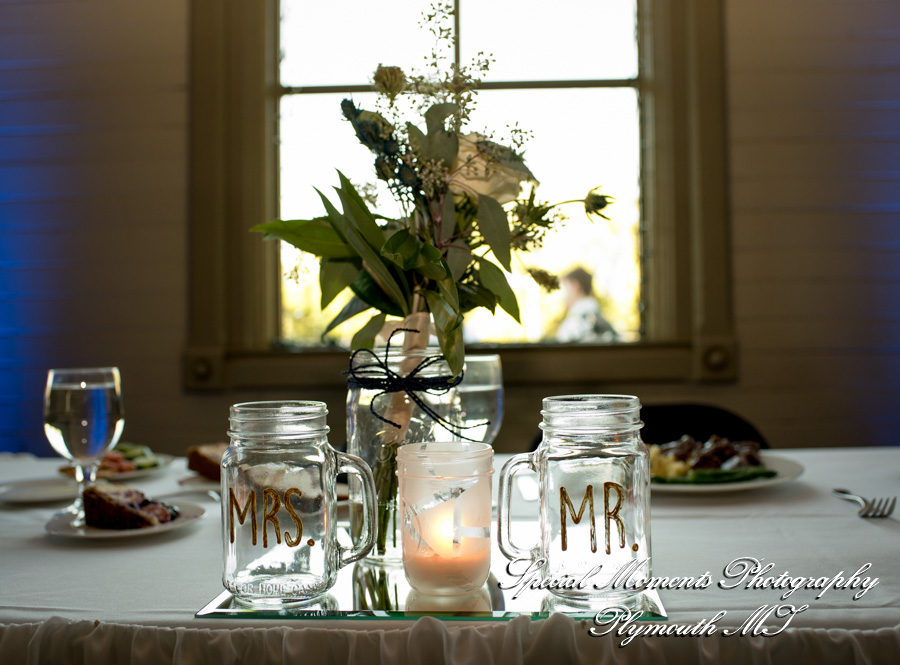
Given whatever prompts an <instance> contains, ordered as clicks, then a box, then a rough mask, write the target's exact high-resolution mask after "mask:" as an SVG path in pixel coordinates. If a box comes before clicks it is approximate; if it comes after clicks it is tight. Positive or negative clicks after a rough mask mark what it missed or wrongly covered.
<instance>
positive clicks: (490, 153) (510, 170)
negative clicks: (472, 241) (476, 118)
mask: <svg viewBox="0 0 900 665" xmlns="http://www.w3.org/2000/svg"><path fill="white" fill-rule="evenodd" d="M450 173H451V176H450V181H449V187H450V191H451V192H453V193H454V194H465V195H467V196H469V197H471V198H473V199H474V198H477V197H478V195H479V194H484V195H485V196H490V197H492V198H494V199H496V200H497V201H498V202H499V203H500V204H501V205H503V204H504V203H509V202H510V201H515V200H516V199H517V198H519V191H520V190H521V189H522V183H523V182H526V181H531V182H534V183H535V184H537V181H536V180H535V179H534V176H533V175H532V174H531V171H529V170H528V168H527V167H526V166H525V163H524V162H523V161H522V159H521V158H520V157H519V156H518V155H516V154H515V153H514V152H513V151H512V150H510V149H509V148H506V147H504V146H501V145H499V144H497V143H494V142H492V141H488V140H487V139H486V138H485V137H484V136H482V135H481V134H478V133H475V132H472V133H471V134H464V135H461V136H460V137H459V151H458V152H457V154H456V161H455V162H453V166H452V167H451V168H450Z"/></svg>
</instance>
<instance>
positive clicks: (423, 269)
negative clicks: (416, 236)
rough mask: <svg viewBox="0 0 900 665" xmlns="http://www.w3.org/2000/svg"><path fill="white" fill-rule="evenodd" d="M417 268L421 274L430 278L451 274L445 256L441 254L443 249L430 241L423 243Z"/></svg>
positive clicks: (442, 277)
mask: <svg viewBox="0 0 900 665" xmlns="http://www.w3.org/2000/svg"><path fill="white" fill-rule="evenodd" d="M415 268H416V271H417V272H418V273H419V274H420V275H423V276H424V277H427V278H428V279H435V280H441V279H446V278H447V276H448V275H449V274H450V273H449V269H448V268H447V265H446V264H445V263H444V257H443V256H441V250H439V249H438V248H437V247H435V246H434V245H432V244H431V243H428V242H426V243H423V244H422V251H421V252H419V260H418V261H417V262H416V266H415Z"/></svg>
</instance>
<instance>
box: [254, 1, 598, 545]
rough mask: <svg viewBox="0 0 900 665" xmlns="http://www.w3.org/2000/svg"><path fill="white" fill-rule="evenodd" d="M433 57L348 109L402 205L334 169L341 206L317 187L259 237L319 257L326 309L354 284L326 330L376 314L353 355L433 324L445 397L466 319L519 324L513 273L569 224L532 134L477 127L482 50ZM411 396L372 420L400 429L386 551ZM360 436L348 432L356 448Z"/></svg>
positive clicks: (385, 508) (593, 210) (385, 440)
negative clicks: (534, 167)
mask: <svg viewBox="0 0 900 665" xmlns="http://www.w3.org/2000/svg"><path fill="white" fill-rule="evenodd" d="M441 14H442V12H440V11H438V12H434V13H433V14H432V15H429V16H426V20H431V21H434V22H436V23H437V24H438V26H437V27H436V28H434V27H433V28H432V32H434V33H435V35H436V36H437V37H438V38H439V43H440V42H441V41H445V42H446V41H447V40H448V39H449V30H448V29H447V28H446V27H441V26H440V20H441V18H442V16H443V18H447V17H448V16H450V15H449V14H447V8H444V10H443V15H442V16H441ZM437 51H438V49H436V52H435V54H432V55H433V58H432V63H431V65H432V70H433V71H432V72H431V73H430V74H429V75H423V76H409V77H408V76H407V75H406V73H405V72H403V71H402V70H401V69H400V68H398V67H389V66H381V65H379V66H378V68H377V70H376V71H375V73H374V76H373V88H374V89H375V90H376V91H377V92H378V94H379V100H378V103H377V105H376V110H367V109H361V108H359V107H358V106H357V105H356V104H355V103H354V102H353V101H352V100H350V99H345V100H344V101H343V102H342V103H341V112H342V114H343V116H344V118H345V119H346V120H347V122H348V123H349V125H350V127H351V128H352V129H353V131H354V132H355V134H356V137H357V138H358V139H359V141H360V143H362V144H363V145H364V146H365V147H366V148H368V149H369V151H371V153H372V154H373V156H374V172H375V176H376V177H377V178H378V179H380V180H381V181H383V182H384V183H386V185H387V187H388V188H389V190H390V192H391V194H392V195H393V197H394V198H395V200H396V201H397V203H398V204H399V207H400V210H401V211H402V214H401V215H400V216H399V217H398V218H387V217H384V216H382V215H379V214H377V213H375V212H373V211H372V210H371V209H370V207H369V205H368V203H367V201H366V198H367V197H366V196H364V193H365V191H364V190H363V192H361V191H360V190H358V189H357V188H356V187H354V185H353V184H352V183H351V182H350V180H349V179H348V178H347V177H346V176H345V175H344V174H343V173H341V172H340V171H338V178H339V184H340V186H339V187H335V188H334V189H335V195H336V197H337V201H336V202H333V200H332V199H330V198H329V197H328V196H326V195H325V194H323V193H322V192H318V193H319V196H320V197H321V199H322V204H323V206H324V210H325V214H324V215H323V216H321V217H316V218H313V219H303V220H276V221H273V222H270V223H266V224H261V225H258V226H256V227H254V230H256V231H261V232H263V233H265V234H266V235H267V236H270V237H276V238H280V239H281V240H283V241H285V242H288V243H290V244H292V245H294V246H295V247H297V248H298V249H300V250H302V251H304V252H309V253H311V254H314V255H316V256H318V257H320V270H319V282H320V286H321V292H322V302H321V305H322V307H323V308H325V307H326V306H327V305H329V304H330V303H331V302H332V301H333V300H334V299H335V298H336V297H337V296H338V294H339V293H341V292H343V291H344V290H345V289H350V290H351V291H352V293H353V296H352V298H351V299H350V300H349V302H348V303H347V304H346V306H345V307H344V308H343V309H342V310H341V311H340V312H339V313H338V315H337V316H336V317H335V318H334V320H333V321H331V323H330V324H329V325H328V327H327V328H326V330H325V333H327V332H329V331H330V330H332V329H333V328H335V327H336V326H338V325H340V324H341V323H343V322H345V321H347V320H349V319H351V318H354V317H356V316H358V315H359V314H362V313H363V312H371V310H374V313H373V314H372V315H371V316H370V318H368V320H367V321H366V322H365V323H364V324H363V325H362V326H361V327H360V329H359V331H358V332H357V333H356V335H355V336H354V337H353V341H352V346H353V348H354V349H365V348H371V347H372V346H373V345H374V341H375V337H376V335H377V334H378V333H379V332H380V331H381V330H382V328H384V327H385V322H386V318H387V317H389V316H390V317H399V318H402V319H403V323H402V324H401V327H402V328H403V329H406V330H407V331H408V332H407V334H406V335H405V336H404V341H403V348H402V351H403V352H405V353H407V354H409V355H410V357H413V356H414V354H412V353H410V352H417V351H424V349H425V348H426V346H427V343H428V338H429V326H430V321H431V320H433V323H434V328H435V333H436V335H437V338H438V341H439V344H440V348H441V353H442V355H443V357H444V359H446V362H447V364H448V365H449V368H450V373H451V375H450V376H447V377H443V378H445V379H446V381H445V383H446V385H447V387H448V389H449V387H452V386H453V385H456V383H458V381H459V378H460V374H461V372H462V369H463V361H464V355H465V351H464V348H463V332H462V325H463V316H464V315H465V313H466V312H468V311H470V310H473V309H475V308H476V307H484V308H487V309H489V310H490V311H491V312H495V311H496V308H497V307H500V308H501V309H503V310H504V311H506V312H507V313H508V314H509V315H510V316H512V317H513V318H514V319H515V320H516V321H519V305H518V303H517V301H516V296H515V294H514V293H513V290H512V288H510V285H509V281H508V279H507V276H506V275H507V273H510V272H511V271H512V265H511V262H512V257H513V255H514V253H516V252H522V253H524V252H527V251H529V250H532V249H534V248H536V247H539V246H540V245H541V243H542V242H543V238H544V236H545V235H546V233H547V232H549V231H550V230H552V229H553V227H554V226H556V225H558V224H560V223H561V222H562V221H563V219H564V218H563V216H562V215H561V214H559V212H558V211H557V206H559V205H561V203H558V204H554V205H550V204H548V203H546V202H542V201H540V200H539V199H538V198H537V195H536V189H537V186H538V181H537V179H536V178H535V176H534V174H533V173H532V172H531V170H530V169H529V168H528V166H527V165H526V164H525V160H524V159H523V154H522V146H523V144H524V142H525V139H526V138H527V137H526V134H525V132H522V131H520V130H519V129H518V128H517V126H515V125H514V126H513V128H512V129H511V130H510V145H503V144H502V143H500V142H497V141H495V140H493V139H492V138H491V137H490V136H488V134H487V133H486V132H485V133H479V132H475V131H469V130H468V129H467V124H468V121H469V118H470V115H471V112H472V110H473V107H474V105H475V103H476V91H477V87H478V83H479V79H478V74H480V73H482V72H484V71H485V70H486V69H487V67H488V61H487V60H486V59H484V58H483V57H482V56H479V59H477V60H476V62H475V63H473V65H471V66H470V67H462V66H460V67H457V66H452V67H450V69H449V71H445V70H444V68H442V62H443V60H442V59H441V58H440V57H439V56H438V55H437ZM404 106H405V107H406V108H407V109H408V111H409V112H408V113H404V111H403V110H402V107H404ZM404 116H405V117H404ZM410 116H411V118H410ZM523 190H527V193H524V194H523ZM317 191H318V190H317ZM609 202H610V198H609V197H607V196H605V195H603V194H601V193H600V192H599V191H598V190H596V189H595V190H592V191H591V192H589V193H588V194H587V196H586V197H585V198H584V199H583V203H584V207H585V212H586V213H587V214H588V216H593V215H599V216H601V217H602V216H603V212H602V211H603V210H604V208H605V207H606V206H607V205H608V203H609ZM563 203H571V201H565V202H563ZM337 204H339V205H340V209H338V205H337ZM528 272H529V274H530V275H531V276H532V277H533V278H534V279H535V280H536V281H537V282H538V283H539V284H541V286H543V287H544V288H547V289H548V290H552V289H554V288H558V285H559V284H558V280H557V279H556V277H555V276H553V275H551V274H549V273H547V272H546V271H544V270H541V269H540V268H536V267H532V268H529V269H528ZM420 355H421V354H420ZM416 362H418V361H410V364H409V366H406V367H400V375H401V376H403V375H405V374H407V373H412V374H414V373H415V371H416V367H415V366H416ZM410 376H411V374H410ZM351 378H352V377H351ZM351 385H353V383H352V382H351ZM410 390H411V389H410V388H406V387H397V386H395V387H393V388H391V389H385V390H384V391H383V392H382V393H381V394H386V399H388V400H389V403H388V405H387V407H386V409H384V411H383V413H380V414H376V415H377V418H378V419H379V420H380V421H383V423H386V424H389V425H390V426H385V427H383V428H382V429H381V430H380V431H379V433H378V434H377V435H376V437H377V438H378V439H379V443H378V449H377V453H376V454H374V455H372V456H371V457H372V459H367V461H368V462H369V463H370V464H371V465H372V466H373V471H374V475H375V481H376V489H377V494H378V506H379V507H378V522H379V524H378V541H377V550H376V551H377V552H378V553H379V554H383V553H384V551H385V545H386V543H385V539H386V538H387V534H388V533H393V534H394V537H395V538H396V492H397V486H396V482H397V480H396V475H395V473H394V471H395V470H396V449H397V447H398V446H400V445H402V444H403V443H404V442H405V437H406V434H407V428H408V427H409V423H410V419H411V417H412V412H413V408H414V404H413V402H415V403H416V404H420V403H421V399H418V398H417V399H411V398H412V397H415V396H414V395H412V394H409V391H410ZM417 390H421V388H417ZM372 412H373V413H375V410H374V406H373V407H372ZM391 426H393V427H391ZM348 429H350V428H349V427H348ZM451 431H452V429H451ZM353 436H354V435H352V434H350V433H349V432H348V439H349V444H350V446H351V449H352V448H353V445H354V441H353ZM366 445H371V444H366ZM351 451H352V450H351ZM361 456H362V457H363V458H364V459H366V458H367V457H369V456H367V455H364V454H361ZM392 517H394V528H393V529H392V528H391V527H390V521H391V518H392Z"/></svg>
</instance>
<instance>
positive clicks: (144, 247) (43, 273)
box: [0, 0, 900, 452]
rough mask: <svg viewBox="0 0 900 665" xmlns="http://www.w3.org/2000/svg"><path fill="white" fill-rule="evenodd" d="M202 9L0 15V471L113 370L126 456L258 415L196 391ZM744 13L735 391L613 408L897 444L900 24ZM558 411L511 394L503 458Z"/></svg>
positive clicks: (778, 7) (774, 4)
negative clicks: (193, 274) (56, 374)
mask: <svg viewBox="0 0 900 665" xmlns="http://www.w3.org/2000/svg"><path fill="white" fill-rule="evenodd" d="M188 6H189V4H188V1H187V0H156V1H155V2H142V1H138V0H131V1H126V0H60V1H57V2H41V1H39V0H33V1H24V2H10V1H2V2H0V449H4V448H6V449H19V448H22V447H24V446H26V445H30V446H31V447H32V448H33V449H35V450H46V444H44V443H43V442H42V433H41V430H40V404H41V392H42V388H43V382H44V377H45V372H46V369H47V368H48V367H50V366H54V365H65V366H75V365H99V364H118V365H119V366H120V367H121V368H122V371H123V376H124V385H125V390H126V408H127V418H126V438H130V439H133V440H138V441H144V442H147V443H150V444H151V445H155V446H157V447H158V448H160V449H161V450H171V451H173V452H177V451H179V450H182V449H183V446H184V445H186V444H188V443H191V442H196V441H204V440H211V439H217V438H222V436H223V433H224V430H225V424H226V417H227V406H228V404H230V403H232V402H233V401H237V400H239V399H245V398H253V397H256V395H186V394H184V393H183V391H182V388H181V378H180V372H181V369H180V354H181V351H182V345H183V341H184V336H185V318H186V317H185V312H186V307H187V301H186V288H185V280H186V260H187V223H188V221H187V214H186V209H187V195H188V192H187V180H186V173H187V151H186V145H187V104H188V79H187V55H188V44H187V27H188V26H187V16H188ZM727 10H728V11H727V29H728V55H729V66H728V71H729V109H730V111H729V120H730V124H731V181H732V200H733V218H732V239H733V248H734V285H735V314H736V318H737V324H738V333H739V337H740V343H741V351H742V355H741V364H742V367H741V378H740V381H739V382H738V383H737V384H732V385H725V386H648V385H638V386H603V385H600V384H598V389H610V390H614V389H615V390H627V391H634V392H635V393H636V394H638V395H640V396H641V397H642V399H643V400H644V401H645V402H647V401H682V400H699V401H704V402H709V403H715V404H720V405H722V406H726V407H729V408H732V409H734V410H737V411H738V412H740V413H742V414H744V415H745V416H747V417H748V418H749V419H751V420H752V421H754V423H755V424H756V425H757V426H758V427H759V428H760V429H762V430H763V432H764V433H765V434H766V435H767V436H768V438H769V439H770V441H771V443H772V444H773V445H774V446H775V447H789V446H816V445H822V446H837V445H867V444H869V445H871V444H877V445H884V444H895V443H897V442H898V441H900V413H898V409H897V407H898V405H900V404H898V395H900V267H898V265H900V264H898V261H897V258H898V251H900V226H898V224H900V188H898V186H897V185H898V178H900V122H898V121H900V31H898V29H897V26H900V3H897V2H890V1H887V0H885V1H881V2H878V1H871V2H867V1H864V0H727ZM547 390H552V388H547ZM543 394H547V393H546V392H545V390H543V389H530V390H526V389H522V390H518V391H511V393H510V396H509V404H510V407H511V408H510V413H518V414H522V413H526V414H528V416H527V420H528V421H529V422H527V423H525V424H523V425H522V426H520V427H518V428H515V427H512V426H510V427H508V428H504V434H505V436H504V434H501V436H502V437H503V440H502V441H501V442H500V446H499V447H501V448H506V449H513V448H522V447H524V446H526V445H527V440H525V439H527V438H528V435H529V433H530V432H531V431H534V426H535V425H536V423H537V420H538V418H539V416H538V414H537V410H538V409H539V404H540V397H541V396H542V395H543ZM327 397H328V399H329V400H330V401H333V402H334V404H335V406H337V405H339V403H340V400H341V395H340V394H339V393H334V394H330V395H327ZM339 416H340V414H339V413H338V414H336V417H335V418H334V419H333V420H332V426H333V427H336V428H340V419H339ZM519 417H520V418H521V415H520V416H519ZM508 422H511V421H508Z"/></svg>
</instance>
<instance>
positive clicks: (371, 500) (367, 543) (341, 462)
mask: <svg viewBox="0 0 900 665" xmlns="http://www.w3.org/2000/svg"><path fill="white" fill-rule="evenodd" d="M337 457H338V472H339V473H355V474H356V475H358V476H359V477H360V480H361V481H362V486H363V502H364V506H363V507H364V508H365V510H364V511H363V523H362V531H361V532H360V534H359V541H358V542H357V543H356V545H355V546H354V547H351V548H346V547H339V548H338V549H339V550H340V562H341V568H343V567H344V566H346V565H347V564H348V563H353V562H354V561H359V560H360V559H362V558H363V557H364V556H365V555H366V554H368V553H369V551H370V550H371V549H372V546H373V545H375V480H374V479H373V478H372V470H371V469H370V468H369V465H368V464H366V463H365V462H363V461H362V460H361V459H360V458H358V457H356V456H355V455H346V454H344V453H341V452H338V453H337Z"/></svg>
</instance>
